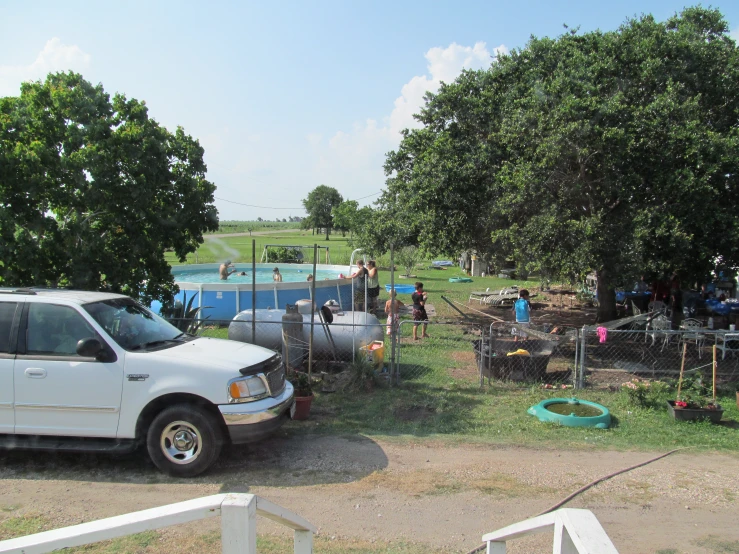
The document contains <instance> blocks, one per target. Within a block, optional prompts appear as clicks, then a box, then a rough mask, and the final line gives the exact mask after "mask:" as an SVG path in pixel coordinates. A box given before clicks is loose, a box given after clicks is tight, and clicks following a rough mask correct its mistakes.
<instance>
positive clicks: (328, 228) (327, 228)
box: [326, 227, 331, 240]
mask: <svg viewBox="0 0 739 554" xmlns="http://www.w3.org/2000/svg"><path fill="white" fill-rule="evenodd" d="M330 229H331V228H330V227H326V240H329V238H328V232H329V230H330Z"/></svg>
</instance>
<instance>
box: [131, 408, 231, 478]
mask: <svg viewBox="0 0 739 554" xmlns="http://www.w3.org/2000/svg"><path fill="white" fill-rule="evenodd" d="M222 446H223V435H222V433H221V429H220V427H219V425H218V422H217V421H216V420H215V418H214V417H213V415H211V414H210V413H209V412H208V411H206V410H204V409H202V408H199V407H197V406H191V405H188V404H180V405H177V406H172V407H170V408H167V409H165V410H162V411H161V412H160V413H159V414H158V415H157V416H156V417H155V418H154V421H152V423H151V425H150V426H149V431H148V432H147V434H146V447H147V450H148V451H149V456H150V457H151V460H152V461H153V462H154V464H155V465H156V466H157V467H158V468H159V469H160V470H162V471H163V472H164V473H167V474H168V475H173V476H175V477H194V476H195V475H199V474H200V473H202V472H204V471H205V470H206V469H208V468H209V467H210V466H211V465H212V464H213V462H215V461H216V460H217V459H218V456H219V454H220V453H221V447H222Z"/></svg>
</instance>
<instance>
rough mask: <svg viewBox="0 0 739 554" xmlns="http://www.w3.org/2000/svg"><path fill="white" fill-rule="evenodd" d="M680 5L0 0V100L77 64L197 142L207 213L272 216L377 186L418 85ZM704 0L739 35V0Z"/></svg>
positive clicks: (407, 121) (418, 94)
mask: <svg viewBox="0 0 739 554" xmlns="http://www.w3.org/2000/svg"><path fill="white" fill-rule="evenodd" d="M685 5H686V4H684V3H682V2H674V1H668V0H663V1H649V0H642V1H640V2H636V1H631V0H629V1H621V2H598V1H592V0H590V1H588V2H585V1H571V2H557V1H549V2H544V1H541V2H526V1H521V2H518V3H514V2H510V1H508V2H499V1H493V0H487V1H479V2H477V1H469V2H451V1H448V2H439V1H428V0H426V1H401V2H386V1H380V2H362V3H360V2H354V1H351V2H350V1H345V2H338V1H318V2H260V3H254V2H221V3H211V5H207V6H206V5H205V4H204V3H197V2H136V1H131V2H125V3H123V2H117V3H112V2H90V1H87V2H77V1H65V2H51V1H45V2H27V1H15V0H5V1H3V2H2V3H0V96H7V95H15V94H18V91H19V86H20V83H21V82H22V81H24V80H29V79H42V78H43V77H44V76H45V75H46V73H48V72H49V71H58V70H67V69H72V70H75V71H78V72H80V73H82V74H83V75H84V76H85V78H86V79H87V80H89V81H91V82H93V83H102V84H103V85H104V87H105V89H106V90H107V91H108V92H109V93H111V94H112V93H114V92H122V93H125V94H126V95H127V96H128V97H133V98H138V99H140V100H145V101H146V103H147V105H148V106H149V110H150V115H151V116H152V117H154V118H155V119H156V120H158V121H159V122H161V123H162V124H164V125H165V126H167V127H168V128H170V129H172V130H173V129H174V128H175V127H176V126H177V125H181V126H183V127H184V128H185V130H186V131H187V132H188V133H189V134H191V135H193V136H194V137H196V138H198V139H199V140H200V142H201V144H202V145H203V147H204V148H205V160H206V163H207V164H208V178H209V179H210V180H211V181H213V182H214V183H215V184H216V185H217V186H218V190H217V192H216V197H217V198H218V200H216V205H217V207H218V210H219V212H220V215H221V218H222V219H256V218H257V217H263V218H269V219H274V218H276V217H280V218H282V217H287V216H288V215H302V214H303V211H302V209H301V206H302V204H301V202H300V201H301V199H302V198H305V196H306V195H307V194H308V192H309V191H310V190H311V189H313V188H314V187H316V186H318V185H319V184H326V185H329V186H332V187H335V188H336V189H338V190H339V192H340V193H341V194H342V195H343V196H344V198H347V199H357V198H361V197H365V196H368V195H374V194H375V193H378V192H379V191H380V190H381V189H382V188H383V185H384V179H385V177H384V174H383V171H382V164H383V161H384V158H385V153H386V152H388V151H390V150H392V149H394V148H395V147H396V146H397V144H398V142H399V131H400V130H401V129H403V128H405V127H408V126H409V125H413V119H412V117H411V116H412V114H413V113H415V112H416V111H417V110H418V107H419V106H420V105H421V99H422V96H423V92H424V91H425V90H435V89H436V87H437V86H438V83H439V81H451V80H453V79H454V77H455V76H456V75H457V74H458V73H459V71H460V70H461V69H462V68H463V67H464V68H475V69H476V68H482V67H486V66H487V65H489V63H490V61H491V57H492V56H494V55H495V52H496V51H498V50H503V51H506V50H510V49H513V48H520V47H523V46H524V45H525V44H526V41H527V40H528V38H529V37H530V36H531V35H536V36H557V35H559V34H561V33H562V32H563V26H562V25H563V24H565V23H566V24H567V25H569V26H570V27H574V26H580V28H581V29H582V30H583V31H588V30H593V29H602V30H610V29H614V28H616V27H618V26H619V25H620V24H621V23H623V22H624V21H625V19H626V18H627V17H631V16H635V15H638V14H641V13H651V14H653V15H654V16H655V17H656V18H657V19H658V20H664V19H665V18H667V17H669V16H670V15H672V14H673V13H675V12H676V11H680V10H681V9H682V8H683V6H685ZM711 5H712V6H713V7H716V8H719V9H720V10H721V12H722V13H723V14H724V17H725V18H726V19H727V21H728V22H729V26H730V29H731V31H732V36H733V37H734V38H735V40H736V39H739V2H737V1H736V0H732V1H725V0H721V1H718V2H714V3H712V4H711ZM375 198H376V196H370V197H369V198H365V199H363V200H361V201H360V204H365V203H370V202H372V201H373V200H374V199H375ZM234 202H239V203H242V204H253V205H258V206H264V207H265V208H251V207H246V206H241V205H238V204H236V203H234ZM266 207H271V208H283V209H266Z"/></svg>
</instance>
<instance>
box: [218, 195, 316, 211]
mask: <svg viewBox="0 0 739 554" xmlns="http://www.w3.org/2000/svg"><path fill="white" fill-rule="evenodd" d="M213 198H215V199H216V200H220V201H222V202H228V203H230V204H238V205H239V206H247V207H249V208H260V209H262V210H303V211H305V208H302V207H301V208H273V207H272V206H256V205H254V204H244V203H243V202H236V201H234V200H228V199H226V198H219V197H218V196H214V197H213Z"/></svg>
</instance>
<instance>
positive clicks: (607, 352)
mask: <svg viewBox="0 0 739 554" xmlns="http://www.w3.org/2000/svg"><path fill="white" fill-rule="evenodd" d="M714 346H716V358H717V360H716V362H717V366H716V378H717V381H718V383H719V384H722V383H730V382H736V381H739V358H737V357H736V354H737V353H739V334H737V333H731V332H727V331H715V330H709V329H699V330H679V331H672V330H657V329H652V330H650V329H647V330H644V329H640V330H604V329H603V328H601V329H600V330H599V329H598V328H593V327H585V328H583V329H582V330H581V331H580V346H579V353H578V354H579V360H580V361H579V370H580V371H579V375H578V385H579V386H581V387H582V386H588V387H612V386H620V385H621V384H622V383H624V382H626V381H629V380H630V379H632V378H634V377H638V378H647V379H661V380H670V379H677V377H678V376H679V374H680V368H681V366H682V365H683V351H685V362H684V363H685V365H684V369H685V371H700V372H701V373H702V374H703V375H704V376H706V377H708V378H710V377H711V376H712V371H713V370H712V365H713V348H714Z"/></svg>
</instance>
